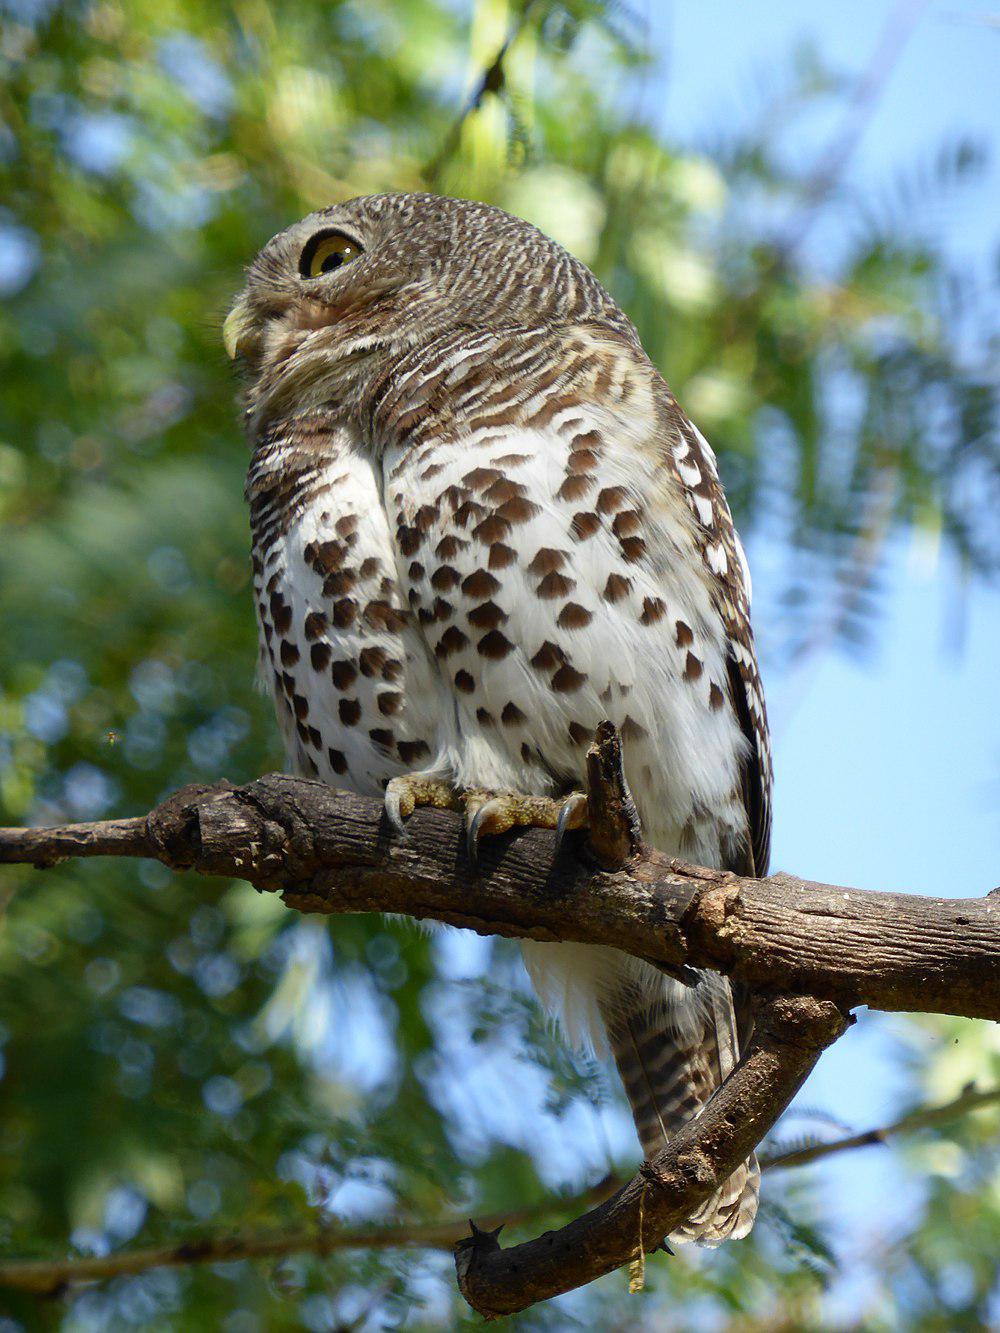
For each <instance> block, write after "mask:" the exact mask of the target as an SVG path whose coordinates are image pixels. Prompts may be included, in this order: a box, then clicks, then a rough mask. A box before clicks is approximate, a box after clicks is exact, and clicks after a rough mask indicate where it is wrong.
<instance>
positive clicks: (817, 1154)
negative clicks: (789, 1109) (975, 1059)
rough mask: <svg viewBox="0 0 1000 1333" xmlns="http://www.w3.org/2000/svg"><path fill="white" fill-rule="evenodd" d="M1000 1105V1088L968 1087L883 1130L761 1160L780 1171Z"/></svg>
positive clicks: (768, 1168)
mask: <svg viewBox="0 0 1000 1333" xmlns="http://www.w3.org/2000/svg"><path fill="white" fill-rule="evenodd" d="M997 1104H1000V1088H985V1089H983V1090H982V1091H979V1090H978V1089H977V1088H976V1087H975V1086H974V1085H972V1086H969V1087H967V1088H965V1089H964V1090H963V1091H962V1092H961V1094H960V1095H959V1096H958V1097H956V1098H955V1099H954V1100H953V1101H950V1102H945V1104H944V1105H943V1106H924V1107H920V1109H919V1110H916V1111H909V1112H908V1113H907V1114H906V1115H904V1116H900V1118H899V1119H898V1120H894V1121H893V1122H892V1124H890V1125H883V1126H882V1127H881V1128H880V1129H866V1130H862V1132H861V1133H860V1134H845V1135H844V1136H843V1137H842V1138H839V1139H831V1140H830V1141H829V1142H828V1143H810V1144H809V1145H808V1146H806V1147H802V1148H790V1149H789V1150H788V1151H787V1152H775V1153H766V1154H765V1155H764V1156H763V1157H761V1159H760V1165H761V1170H763V1171H781V1170H783V1169H784V1168H785V1167H789V1166H809V1165H810V1164H811V1163H813V1162H819V1161H822V1160H823V1158H825V1157H833V1156H834V1155H835V1154H837V1153H842V1152H851V1151H852V1150H853V1149H855V1148H870V1147H874V1146H875V1145H876V1144H879V1143H886V1142H887V1141H888V1140H889V1139H892V1138H896V1137H897V1136H898V1135H900V1134H913V1133H915V1132H916V1131H917V1130H919V1129H930V1128H931V1127H932V1126H933V1125H946V1124H947V1123H948V1122H949V1121H950V1120H957V1119H958V1118H959V1116H963V1115H967V1114H968V1113H969V1112H970V1111H978V1110H979V1109H980V1108H982V1107H985V1106H996V1105H997Z"/></svg>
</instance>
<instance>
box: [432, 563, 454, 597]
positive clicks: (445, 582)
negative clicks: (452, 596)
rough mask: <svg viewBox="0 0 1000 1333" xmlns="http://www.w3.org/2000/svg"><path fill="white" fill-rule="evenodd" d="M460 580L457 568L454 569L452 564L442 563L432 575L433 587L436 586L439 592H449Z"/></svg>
mask: <svg viewBox="0 0 1000 1333" xmlns="http://www.w3.org/2000/svg"><path fill="white" fill-rule="evenodd" d="M458 580H459V573H458V570H457V569H452V567H451V565H440V566H439V567H438V568H437V569H435V571H434V573H433V574H432V575H431V587H432V588H436V589H437V590H438V592H448V591H449V590H450V589H452V588H454V586H455V584H456V583H457V582H458Z"/></svg>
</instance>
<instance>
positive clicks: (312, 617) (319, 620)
mask: <svg viewBox="0 0 1000 1333" xmlns="http://www.w3.org/2000/svg"><path fill="white" fill-rule="evenodd" d="M326 625H327V620H326V616H325V615H324V614H323V612H322V611H310V612H309V614H308V615H307V616H306V619H305V635H306V641H307V642H311V641H312V640H313V639H318V638H319V636H320V635H321V634H322V633H323V631H324V630H325V629H326Z"/></svg>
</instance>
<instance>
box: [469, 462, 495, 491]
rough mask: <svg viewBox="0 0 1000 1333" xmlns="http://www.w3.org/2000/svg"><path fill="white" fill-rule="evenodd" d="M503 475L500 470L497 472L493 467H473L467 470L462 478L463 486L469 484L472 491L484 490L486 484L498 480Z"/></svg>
mask: <svg viewBox="0 0 1000 1333" xmlns="http://www.w3.org/2000/svg"><path fill="white" fill-rule="evenodd" d="M502 477H503V473H502V472H498V471H497V469H496V468H495V467H474V468H473V469H472V471H471V472H467V473H466V474H465V476H464V477H463V478H462V482H463V484H464V485H465V486H471V487H472V489H473V490H474V491H484V490H485V489H486V487H487V486H489V485H491V484H492V483H493V482H494V481H500V480H501V478H502Z"/></svg>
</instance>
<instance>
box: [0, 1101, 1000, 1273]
mask: <svg viewBox="0 0 1000 1333" xmlns="http://www.w3.org/2000/svg"><path fill="white" fill-rule="evenodd" d="M998 1103H1000V1087H998V1088H988V1089H986V1090H985V1091H982V1092H980V1091H977V1090H976V1089H975V1088H970V1089H966V1090H965V1091H964V1092H962V1093H961V1094H960V1096H958V1097H956V1098H955V1099H954V1100H953V1101H950V1102H947V1103H945V1105H943V1106H931V1107H927V1108H925V1109H921V1110H917V1111H911V1112H909V1114H907V1115H904V1116H902V1117H900V1119H899V1120H896V1121H894V1122H893V1123H892V1124H890V1125H885V1126H883V1127H882V1128H881V1129H870V1130H866V1131H865V1132H864V1133H861V1134H846V1135H844V1137H843V1138H839V1139H833V1140H832V1141H831V1142H829V1143H820V1144H816V1145H814V1146H810V1147H808V1148H800V1149H793V1150H792V1151H790V1152H783V1153H775V1154H773V1155H771V1156H764V1157H762V1159H761V1168H762V1170H764V1171H780V1170H783V1169H785V1168H787V1167H801V1166H806V1165H808V1164H810V1163H812V1162H816V1161H819V1160H820V1159H821V1158H825V1157H832V1156H834V1155H835V1154H837V1153H843V1152H850V1151H852V1150H855V1149H857V1148H864V1147H868V1146H870V1145H873V1144H879V1143H885V1142H886V1141H887V1140H888V1139H890V1138H895V1137H898V1136H899V1135H902V1134H910V1133H914V1132H915V1131H917V1130H920V1129H927V1128H929V1127H931V1126H933V1125H941V1124H947V1123H948V1122H949V1121H952V1120H957V1119H958V1118H959V1117H960V1116H963V1115H967V1114H968V1113H969V1112H970V1111H976V1110H979V1109H980V1108H982V1107H985V1106H994V1105H996V1104H998ZM622 1183H623V1182H622V1180H621V1178H619V1177H617V1176H615V1175H607V1176H605V1177H604V1179H603V1180H600V1181H598V1182H597V1184H596V1185H591V1186H590V1187H589V1189H586V1190H583V1191H582V1192H581V1193H580V1194H577V1195H574V1196H572V1197H571V1198H566V1199H557V1198H553V1199H547V1200H545V1201H543V1202H542V1203H539V1204H534V1205H531V1206H528V1207H523V1208H520V1209H517V1208H508V1209H505V1210H502V1211H497V1212H495V1213H491V1214H488V1215H487V1216H486V1217H484V1218H481V1219H480V1221H479V1223H478V1225H479V1227H480V1229H481V1230H484V1231H491V1230H493V1229H494V1228H495V1227H497V1226H498V1225H500V1224H501V1223H502V1224H504V1225H506V1226H508V1227H515V1226H523V1225H526V1224H529V1223H533V1222H538V1221H542V1220H544V1219H545V1218H546V1217H549V1216H551V1215H553V1214H555V1213H559V1212H572V1213H576V1212H579V1211H580V1210H581V1209H583V1208H588V1207H590V1206H591V1205H592V1204H595V1203H600V1201H601V1200H602V1199H606V1198H608V1197H609V1196H610V1195H611V1194H613V1193H614V1191H615V1190H616V1189H618V1188H619V1187H620V1186H621V1184H622ZM467 1231H468V1222H467V1221H466V1219H465V1218H464V1217H454V1218H442V1219H441V1220H440V1221H437V1222H411V1223H405V1222H401V1223H397V1224H395V1225H388V1226H381V1227H340V1226H330V1227H326V1228H324V1229H322V1230H316V1231H306V1230H298V1231H275V1232H269V1233H265V1234H263V1235H248V1234H245V1233H237V1234H235V1235H232V1236H201V1237H197V1238H194V1239H191V1240H187V1241H181V1242H179V1243H178V1244H176V1245H161V1246H149V1247H146V1248H144V1249H136V1250H124V1251H121V1252H119V1253H116V1254H108V1255H103V1256H101V1257H96V1258H86V1259H55V1260H52V1259H25V1260H12V1261H8V1262H6V1263H0V1287H6V1288H8V1289H14V1290H19V1291H26V1292H30V1293H32V1294H34V1295H37V1296H53V1295H55V1294H57V1293H58V1292H59V1291H61V1290H62V1289H63V1288H64V1287H68V1286H71V1285H75V1284H77V1283H81V1282H100V1281H107V1280H109V1279H111V1278H115V1277H128V1276H134V1275H135V1274H137V1273H145V1272H147V1271H149V1269H152V1268H187V1267H191V1266H193V1265H195V1264H211V1263H222V1262H227V1263H232V1262H236V1261H237V1260H247V1259H283V1258H287V1257H288V1256H289V1255H292V1254H316V1255H324V1254H332V1253H334V1252H335V1251H338V1250H351V1249H359V1250H360V1249H367V1250H389V1249H426V1250H445V1251H450V1250H451V1249H452V1248H453V1247H454V1245H455V1242H456V1241H458V1240H459V1239H460V1238H461V1237H463V1236H464V1235H466V1234H467Z"/></svg>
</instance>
